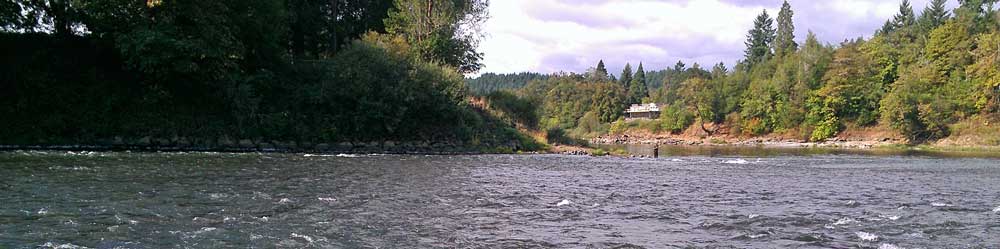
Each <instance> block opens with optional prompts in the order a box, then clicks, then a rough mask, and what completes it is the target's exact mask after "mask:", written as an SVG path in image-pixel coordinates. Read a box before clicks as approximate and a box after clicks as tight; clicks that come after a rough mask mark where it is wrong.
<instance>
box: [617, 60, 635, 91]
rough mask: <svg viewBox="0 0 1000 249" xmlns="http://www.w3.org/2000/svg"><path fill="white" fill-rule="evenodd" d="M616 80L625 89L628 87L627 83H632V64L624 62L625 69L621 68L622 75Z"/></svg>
mask: <svg viewBox="0 0 1000 249" xmlns="http://www.w3.org/2000/svg"><path fill="white" fill-rule="evenodd" d="M618 82H619V83H620V84H621V85H622V87H624V88H625V89H626V90H628V89H629V88H630V86H629V85H630V84H632V64H629V63H625V69H622V76H621V78H619V79H618Z"/></svg>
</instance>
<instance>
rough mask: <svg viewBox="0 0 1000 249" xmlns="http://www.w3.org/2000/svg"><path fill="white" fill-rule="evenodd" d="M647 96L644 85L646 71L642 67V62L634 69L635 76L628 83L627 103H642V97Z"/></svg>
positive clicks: (647, 90) (646, 89) (647, 92)
mask: <svg viewBox="0 0 1000 249" xmlns="http://www.w3.org/2000/svg"><path fill="white" fill-rule="evenodd" d="M646 97H649V89H648V88H647V86H646V71H645V70H644V69H643V68H642V63H641V62H640V63H639V67H638V68H636V70H635V77H633V78H632V84H630V85H629V91H628V103H629V104H642V99H643V98H646Z"/></svg>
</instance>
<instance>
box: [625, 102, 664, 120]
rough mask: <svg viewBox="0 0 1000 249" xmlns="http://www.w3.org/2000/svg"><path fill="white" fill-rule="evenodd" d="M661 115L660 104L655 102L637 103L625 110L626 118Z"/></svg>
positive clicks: (656, 116)
mask: <svg viewBox="0 0 1000 249" xmlns="http://www.w3.org/2000/svg"><path fill="white" fill-rule="evenodd" d="M659 117H660V106H659V105H657V104H655V103H649V104H641V105H638V104H635V105H632V106H630V107H629V108H628V109H627V110H625V120H627V121H631V120H636V119H657V118H659Z"/></svg>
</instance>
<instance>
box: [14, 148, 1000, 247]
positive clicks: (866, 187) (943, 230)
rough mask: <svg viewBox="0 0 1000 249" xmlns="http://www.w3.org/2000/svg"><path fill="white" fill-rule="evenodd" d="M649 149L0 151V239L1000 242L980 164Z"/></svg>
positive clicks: (114, 242)
mask: <svg viewBox="0 0 1000 249" xmlns="http://www.w3.org/2000/svg"><path fill="white" fill-rule="evenodd" d="M715 149H725V148H715ZM661 152H663V153H664V154H663V155H664V156H663V157H660V158H658V159H629V158H611V157H600V158H597V157H586V156H559V155H481V156H415V155H407V156H402V155H400V156H396V155H295V154H252V153H251V154H225V153H221V154H220V153H64V152H7V153H0V172H2V174H0V199H2V200H3V204H0V248H84V247H87V248H177V247H181V248H232V247H236V248H256V247H264V248H275V247H276V248H688V247H693V248H705V247H709V248H716V247H735V248H775V247H799V248H956V247H958V248H965V247H986V248H988V247H991V246H996V245H998V244H1000V236H997V234H1000V222H998V221H1000V188H997V187H996V184H997V183H1000V163H998V161H997V160H996V159H983V158H930V157H907V156H888V157H873V156H866V155H853V154H837V155H831V154H788V153H786V152H759V153H764V154H744V155H738V154H735V153H730V152H727V151H722V152H710V153H703V154H697V153H694V154H697V155H690V154H684V153H692V152H690V151H683V150H680V151H675V150H673V149H670V148H666V149H661ZM675 153H676V154H675ZM741 153H743V152H741ZM754 153H758V152H754ZM769 153H770V154H769ZM667 155H669V156H667ZM711 155H725V156H718V157H713V156H711Z"/></svg>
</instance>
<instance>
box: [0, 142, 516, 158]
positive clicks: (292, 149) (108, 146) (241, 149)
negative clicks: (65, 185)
mask: <svg viewBox="0 0 1000 249" xmlns="http://www.w3.org/2000/svg"><path fill="white" fill-rule="evenodd" d="M154 141H155V140H154ZM188 141H189V140H186V139H178V140H171V141H166V140H164V141H160V142H149V143H145V142H144V143H115V142H108V143H95V144H0V151H17V150H43V151H44V150H49V151H133V152H232V153H248V152H266V153H347V154H355V153H365V154H367V153H379V154H423V155H461V154H483V153H513V152H517V151H518V147H519V146H517V145H516V144H510V145H502V146H487V145H478V146H468V145H463V144H459V143H450V142H436V143H435V142H371V143H346V142H345V143H296V142H278V141H271V142H252V141H250V140H241V141H238V142H224V143H194V142H188Z"/></svg>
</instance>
